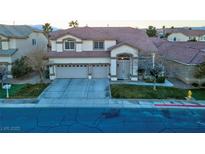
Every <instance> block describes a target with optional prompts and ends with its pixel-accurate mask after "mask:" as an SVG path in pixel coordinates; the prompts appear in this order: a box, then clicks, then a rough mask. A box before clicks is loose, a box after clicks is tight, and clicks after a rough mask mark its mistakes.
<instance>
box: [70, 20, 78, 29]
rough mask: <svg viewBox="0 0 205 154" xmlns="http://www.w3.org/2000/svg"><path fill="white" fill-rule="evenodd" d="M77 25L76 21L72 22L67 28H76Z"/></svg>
mask: <svg viewBox="0 0 205 154" xmlns="http://www.w3.org/2000/svg"><path fill="white" fill-rule="evenodd" d="M78 25H79V23H78V20H75V21H74V20H72V21H70V22H69V27H74V28H75V27H78Z"/></svg>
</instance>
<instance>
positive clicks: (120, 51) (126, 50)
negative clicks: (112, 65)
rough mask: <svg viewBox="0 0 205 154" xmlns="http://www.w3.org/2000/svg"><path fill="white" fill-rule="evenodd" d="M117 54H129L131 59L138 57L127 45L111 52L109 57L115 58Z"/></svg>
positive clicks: (134, 50) (133, 49) (135, 51)
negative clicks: (131, 56)
mask: <svg viewBox="0 0 205 154" xmlns="http://www.w3.org/2000/svg"><path fill="white" fill-rule="evenodd" d="M119 54H131V55H133V57H138V50H137V49H135V48H133V47H130V46H128V45H122V46H119V47H117V48H115V49H113V50H112V51H111V57H117V55H119Z"/></svg>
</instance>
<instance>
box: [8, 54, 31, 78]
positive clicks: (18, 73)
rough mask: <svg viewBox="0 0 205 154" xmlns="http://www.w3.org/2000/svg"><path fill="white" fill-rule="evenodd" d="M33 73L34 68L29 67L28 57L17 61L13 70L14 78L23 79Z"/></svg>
mask: <svg viewBox="0 0 205 154" xmlns="http://www.w3.org/2000/svg"><path fill="white" fill-rule="evenodd" d="M31 71H32V67H30V66H29V59H28V57H27V56H24V57H21V58H20V59H17V60H16V61H15V62H14V64H13V66H12V69H11V72H12V75H13V77H14V78H19V77H23V76H25V75H26V74H28V73H30V72H31Z"/></svg>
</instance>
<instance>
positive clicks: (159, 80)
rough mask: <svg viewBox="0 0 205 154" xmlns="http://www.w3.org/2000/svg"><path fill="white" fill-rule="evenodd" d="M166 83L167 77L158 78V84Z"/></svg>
mask: <svg viewBox="0 0 205 154" xmlns="http://www.w3.org/2000/svg"><path fill="white" fill-rule="evenodd" d="M164 82H165V77H164V76H161V77H158V78H157V83H164Z"/></svg>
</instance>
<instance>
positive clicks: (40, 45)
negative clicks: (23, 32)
mask: <svg viewBox="0 0 205 154" xmlns="http://www.w3.org/2000/svg"><path fill="white" fill-rule="evenodd" d="M32 39H36V45H32ZM15 44H16V48H17V49H18V51H17V52H16V53H15V54H14V55H13V56H12V61H15V60H16V59H17V58H20V57H21V56H26V55H28V54H29V53H30V52H33V51H37V50H42V51H44V52H45V51H47V44H48V40H47V38H46V37H45V35H44V34H43V33H38V32H33V33H31V34H30V35H29V38H27V39H15Z"/></svg>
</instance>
